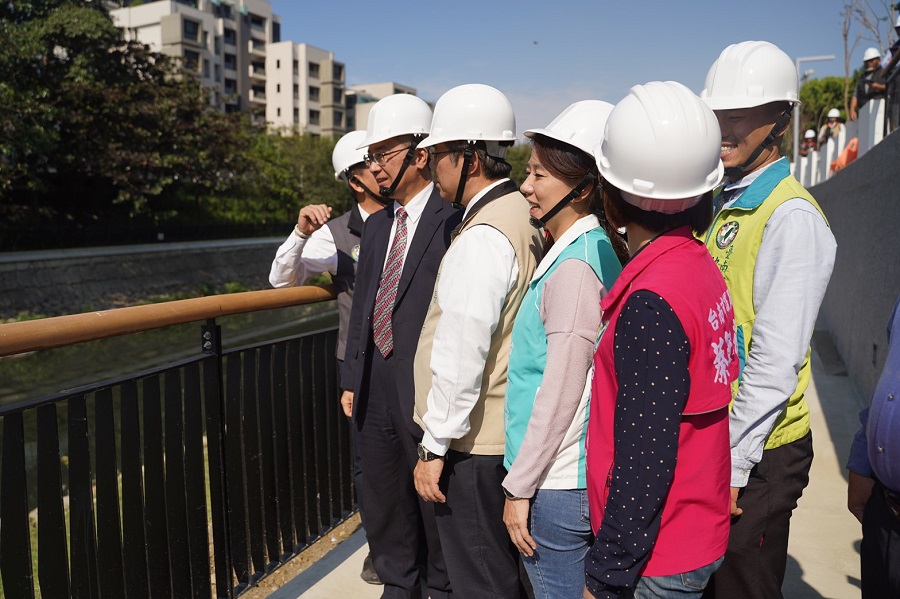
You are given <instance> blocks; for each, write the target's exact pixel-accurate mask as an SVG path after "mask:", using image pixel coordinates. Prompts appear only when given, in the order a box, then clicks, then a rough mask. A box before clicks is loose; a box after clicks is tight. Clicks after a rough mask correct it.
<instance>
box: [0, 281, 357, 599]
mask: <svg viewBox="0 0 900 599" xmlns="http://www.w3.org/2000/svg"><path fill="white" fill-rule="evenodd" d="M333 297H334V295H333V290H332V289H330V288H323V287H305V288H294V289H277V290H269V291H260V292H250V293H240V294H232V295H226V296H213V297H207V298H198V299H192V300H183V301H176V302H168V303H165V304H158V305H152V306H138V307H133V308H123V309H120V310H110V311H106V312H96V313H92V314H80V315H72V316H64V317H59V318H51V319H45V320H39V321H31V322H22V323H11V324H5V325H0V356H9V355H14V354H18V353H22V352H30V351H34V350H38V349H45V348H51V347H60V346H65V345H69V344H72V343H78V342H82V341H88V340H93V339H102V338H106V337H110V336H114V335H123V334H131V333H137V332H140V331H145V330H150V329H155V328H162V327H167V326H172V325H175V324H182V323H186V322H196V321H204V322H203V323H202V324H201V326H200V327H199V328H200V332H199V335H198V341H199V347H200V348H201V349H200V351H198V354H197V355H195V356H193V357H189V358H187V359H183V360H181V361H178V362H175V363H172V364H167V365H165V366H163V367H161V368H155V369H152V370H147V371H143V372H138V373H134V374H130V375H128V376H124V377H120V378H117V379H114V380H106V381H102V382H98V383H96V384H91V385H87V386H84V387H81V388H78V389H74V390H71V391H66V392H63V393H58V394H55V395H51V396H47V397H41V398H36V399H31V400H26V401H23V402H19V403H16V404H14V405H10V406H4V407H0V420H2V429H0V435H2V441H0V578H2V588H3V594H4V595H5V597H9V598H11V597H15V598H17V599H18V598H31V597H35V596H40V597H43V598H44V599H49V598H60V599H62V598H69V597H73V598H92V599H93V598H98V597H99V598H102V599H106V598H116V599H120V598H123V597H127V598H129V599H131V598H141V599H159V598H164V597H176V598H181V597H185V598H196V597H228V598H231V597H235V596H237V595H240V594H241V593H242V592H243V591H244V590H246V589H247V588H249V587H250V586H252V585H253V584H254V583H255V582H256V581H258V580H259V579H260V578H262V577H263V576H265V575H266V574H268V573H269V572H271V571H272V570H273V569H275V568H277V566H278V565H280V564H282V563H284V562H285V561H287V560H289V559H290V558H291V557H293V556H295V555H296V554H298V553H299V552H301V551H302V550H303V549H304V548H305V547H307V546H308V545H309V544H310V543H311V542H312V541H313V540H315V539H316V538H318V537H319V536H321V535H322V534H324V533H325V532H327V531H328V530H330V529H331V528H332V527H334V526H335V525H336V524H338V523H340V522H341V521H342V520H344V519H346V518H347V517H349V516H350V515H351V514H352V512H353V510H355V504H354V499H353V487H352V452H351V450H350V439H349V431H348V427H347V425H346V423H345V422H344V418H343V415H342V413H341V412H340V407H339V402H338V397H337V393H338V389H337V383H336V380H337V372H336V367H337V363H336V360H335V357H334V349H335V343H336V337H337V333H336V331H335V330H333V329H330V330H323V331H318V332H313V333H309V334H303V335H299V336H295V337H289V338H283V339H276V340H271V341H267V342H264V343H258V344H254V345H248V346H244V347H238V348H234V349H229V350H226V351H223V350H222V339H221V336H220V331H221V328H220V326H219V325H217V324H216V321H215V319H216V318H217V317H221V316H226V315H229V314H239V313H246V312H252V311H256V310H263V309H272V308H278V307H285V306H291V305H298V304H304V303H314V302H320V301H327V300H330V299H333ZM26 448H29V449H32V450H33V451H26ZM26 454H27V455H26ZM29 462H33V463H29ZM35 551H36V557H35V555H34V552H35Z"/></svg>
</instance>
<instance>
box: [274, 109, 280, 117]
mask: <svg viewBox="0 0 900 599" xmlns="http://www.w3.org/2000/svg"><path fill="white" fill-rule="evenodd" d="M275 116H281V109H280V108H276V109H275Z"/></svg>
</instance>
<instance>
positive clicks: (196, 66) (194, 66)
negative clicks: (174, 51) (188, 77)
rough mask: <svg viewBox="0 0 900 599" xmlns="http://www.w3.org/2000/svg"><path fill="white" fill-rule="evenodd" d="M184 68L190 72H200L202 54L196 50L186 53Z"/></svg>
mask: <svg viewBox="0 0 900 599" xmlns="http://www.w3.org/2000/svg"><path fill="white" fill-rule="evenodd" d="M184 68H186V69H187V70H189V71H194V72H196V71H199V70H200V53H199V52H197V51H195V50H185V51H184Z"/></svg>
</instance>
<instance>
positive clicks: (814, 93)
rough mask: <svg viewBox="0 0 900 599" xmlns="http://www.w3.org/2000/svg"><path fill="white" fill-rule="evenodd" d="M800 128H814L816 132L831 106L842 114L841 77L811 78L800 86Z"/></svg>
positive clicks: (842, 91) (842, 85)
mask: <svg viewBox="0 0 900 599" xmlns="http://www.w3.org/2000/svg"><path fill="white" fill-rule="evenodd" d="M800 102H801V104H800V114H799V115H798V118H800V130H801V132H802V131H805V130H807V129H814V130H815V131H816V132H817V134H818V131H819V128H820V127H821V126H822V125H823V124H824V123H825V119H826V115H827V114H828V111H829V110H831V109H832V108H838V109H840V110H841V112H842V114H844V79H843V77H823V78H821V79H811V80H809V81H807V82H806V83H804V84H803V86H802V87H801V88H800ZM845 116H846V115H845Z"/></svg>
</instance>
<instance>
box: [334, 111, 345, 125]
mask: <svg viewBox="0 0 900 599" xmlns="http://www.w3.org/2000/svg"><path fill="white" fill-rule="evenodd" d="M334 126H335V127H337V128H338V129H340V128H341V127H343V126H344V113H343V112H341V111H340V110H335V111H334Z"/></svg>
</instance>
